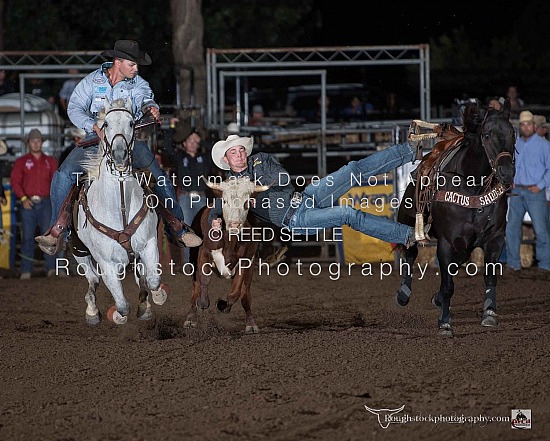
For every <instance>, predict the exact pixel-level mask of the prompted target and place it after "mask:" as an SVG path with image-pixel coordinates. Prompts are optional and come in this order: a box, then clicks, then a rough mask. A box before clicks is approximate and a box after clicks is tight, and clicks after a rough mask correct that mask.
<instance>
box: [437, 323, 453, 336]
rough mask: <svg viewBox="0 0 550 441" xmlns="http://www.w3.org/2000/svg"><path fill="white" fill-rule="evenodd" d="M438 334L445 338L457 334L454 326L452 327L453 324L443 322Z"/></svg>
mask: <svg viewBox="0 0 550 441" xmlns="http://www.w3.org/2000/svg"><path fill="white" fill-rule="evenodd" d="M438 334H439V336H440V337H445V338H453V337H454V336H455V333H454V331H453V328H451V325H450V324H449V323H443V324H441V325H439V331H438Z"/></svg>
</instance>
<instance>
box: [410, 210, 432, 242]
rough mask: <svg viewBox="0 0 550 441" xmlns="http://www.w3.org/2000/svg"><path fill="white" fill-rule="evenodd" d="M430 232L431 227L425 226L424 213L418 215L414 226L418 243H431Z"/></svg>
mask: <svg viewBox="0 0 550 441" xmlns="http://www.w3.org/2000/svg"><path fill="white" fill-rule="evenodd" d="M429 230H430V225H426V226H424V216H423V215H422V213H416V222H415V224H414V239H415V240H416V241H417V242H424V241H429V240H430V236H428V231H429Z"/></svg>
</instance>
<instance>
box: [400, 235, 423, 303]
mask: <svg viewBox="0 0 550 441" xmlns="http://www.w3.org/2000/svg"><path fill="white" fill-rule="evenodd" d="M401 253H402V254H404V255H405V260H404V261H402V260H400V262H399V271H400V274H402V276H401V285H400V286H399V289H398V290H397V304H398V305H399V306H407V305H408V304H409V300H410V297H411V294H412V278H413V267H414V262H415V261H416V258H417V257H418V245H417V244H414V245H411V246H410V247H409V248H406V249H405V248H403V249H402V250H401Z"/></svg>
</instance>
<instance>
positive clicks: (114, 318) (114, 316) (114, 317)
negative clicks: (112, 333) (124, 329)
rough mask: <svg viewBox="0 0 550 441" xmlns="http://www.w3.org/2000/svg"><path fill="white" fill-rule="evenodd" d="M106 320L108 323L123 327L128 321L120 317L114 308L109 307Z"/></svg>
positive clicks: (122, 316) (125, 317) (124, 317)
mask: <svg viewBox="0 0 550 441" xmlns="http://www.w3.org/2000/svg"><path fill="white" fill-rule="evenodd" d="M107 318H108V319H109V321H111V322H113V323H115V324H117V325H124V324H125V323H126V322H127V321H128V317H127V316H124V315H121V314H120V313H119V312H118V311H117V310H116V306H111V307H110V308H109V310H108V311H107Z"/></svg>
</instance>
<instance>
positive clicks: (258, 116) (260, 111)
mask: <svg viewBox="0 0 550 441" xmlns="http://www.w3.org/2000/svg"><path fill="white" fill-rule="evenodd" d="M264 117H265V113H264V108H263V106H262V105H261V104H256V105H255V106H252V115H251V117H250V121H249V122H248V125H249V126H261V125H262V124H263V123H264Z"/></svg>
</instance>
